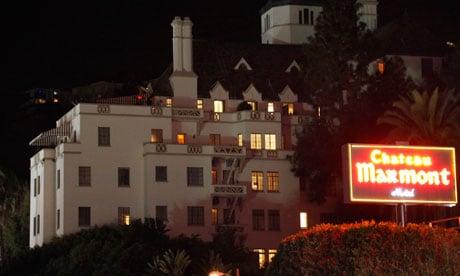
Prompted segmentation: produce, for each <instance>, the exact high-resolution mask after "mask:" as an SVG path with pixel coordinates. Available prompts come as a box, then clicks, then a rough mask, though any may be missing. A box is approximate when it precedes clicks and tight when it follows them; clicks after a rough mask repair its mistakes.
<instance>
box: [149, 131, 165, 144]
mask: <svg viewBox="0 0 460 276" xmlns="http://www.w3.org/2000/svg"><path fill="white" fill-rule="evenodd" d="M150 142H151V143H163V130H162V129H152V130H151V134H150Z"/></svg>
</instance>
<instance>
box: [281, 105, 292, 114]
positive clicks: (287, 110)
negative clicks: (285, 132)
mask: <svg viewBox="0 0 460 276" xmlns="http://www.w3.org/2000/svg"><path fill="white" fill-rule="evenodd" d="M283 114H287V115H294V104H293V103H283Z"/></svg>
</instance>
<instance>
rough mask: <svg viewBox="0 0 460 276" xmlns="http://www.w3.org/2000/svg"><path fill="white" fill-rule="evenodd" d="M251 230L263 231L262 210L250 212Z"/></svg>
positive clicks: (263, 216) (263, 219)
mask: <svg viewBox="0 0 460 276" xmlns="http://www.w3.org/2000/svg"><path fill="white" fill-rule="evenodd" d="M252 230H254V231H265V211H264V210H263V209H254V210H252Z"/></svg>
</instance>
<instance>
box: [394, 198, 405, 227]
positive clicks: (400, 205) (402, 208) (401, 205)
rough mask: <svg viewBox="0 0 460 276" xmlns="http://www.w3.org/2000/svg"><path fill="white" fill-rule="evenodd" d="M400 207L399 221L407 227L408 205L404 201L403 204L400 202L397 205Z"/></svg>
mask: <svg viewBox="0 0 460 276" xmlns="http://www.w3.org/2000/svg"><path fill="white" fill-rule="evenodd" d="M398 207H399V212H398V213H399V215H400V217H399V218H400V219H399V223H400V224H401V226H402V227H405V226H406V224H407V208H406V207H407V206H406V204H404V203H402V204H398V205H397V206H396V210H397V209H398Z"/></svg>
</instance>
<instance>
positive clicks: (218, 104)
mask: <svg viewBox="0 0 460 276" xmlns="http://www.w3.org/2000/svg"><path fill="white" fill-rule="evenodd" d="M214 112H215V113H222V112H224V101H220V100H215V101H214Z"/></svg>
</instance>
